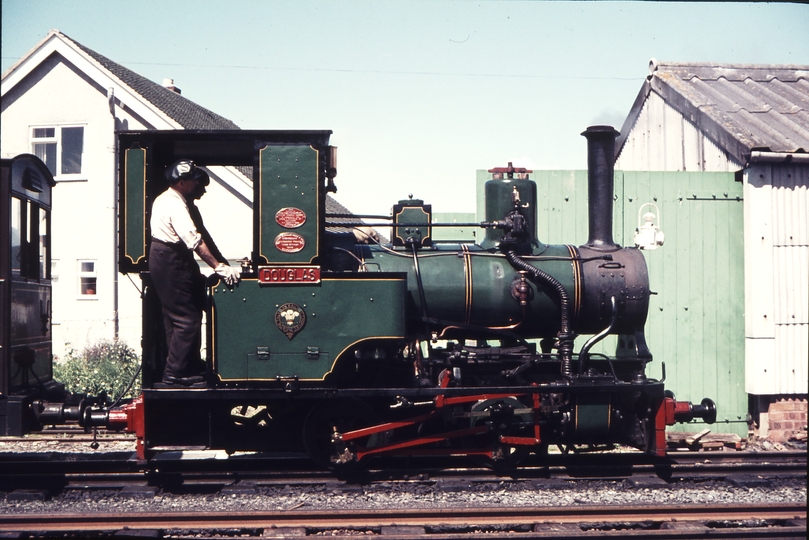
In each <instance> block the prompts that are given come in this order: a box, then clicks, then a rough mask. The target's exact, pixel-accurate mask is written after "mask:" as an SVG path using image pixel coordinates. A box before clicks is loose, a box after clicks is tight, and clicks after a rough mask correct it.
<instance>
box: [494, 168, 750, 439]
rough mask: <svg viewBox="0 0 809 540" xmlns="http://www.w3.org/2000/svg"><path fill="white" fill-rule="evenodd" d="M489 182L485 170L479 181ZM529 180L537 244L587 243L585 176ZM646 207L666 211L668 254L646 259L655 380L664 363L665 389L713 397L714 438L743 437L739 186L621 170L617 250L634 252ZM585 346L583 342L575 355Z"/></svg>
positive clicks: (692, 175)
mask: <svg viewBox="0 0 809 540" xmlns="http://www.w3.org/2000/svg"><path fill="white" fill-rule="evenodd" d="M484 174H485V173H484ZM482 176H483V174H481V172H480V171H479V172H478V181H479V182H480V181H481V178H482ZM532 177H533V178H534V180H535V181H536V182H537V194H538V201H537V206H538V208H537V214H538V215H537V224H538V235H539V240H540V241H542V242H545V243H549V244H559V243H571V244H576V245H580V244H583V243H585V242H587V238H588V230H587V171H537V172H535V173H534V174H533V175H532ZM645 203H653V204H655V205H656V206H657V208H658V209H659V215H658V216H657V218H658V223H660V225H661V230H662V231H663V233H664V234H665V243H664V245H663V246H662V247H660V248H658V249H656V250H651V251H644V256H645V257H646V262H647V264H648V267H649V279H650V286H651V290H652V291H654V292H656V293H657V294H656V295H654V296H652V298H651V301H650V307H649V319H648V321H647V325H646V339H647V342H648V344H649V348H650V350H651V351H652V355H653V356H654V362H652V363H651V364H650V365H649V370H648V374H649V376H651V377H655V378H659V377H661V376H662V369H661V366H662V364H663V363H664V362H665V364H666V388H667V389H670V390H672V391H673V392H674V393H675V394H676V396H677V399H679V400H690V401H692V402H694V403H699V402H700V401H701V400H702V398H704V397H710V398H711V399H713V400H714V401H715V402H716V405H717V413H718V416H717V423H716V424H714V425H713V426H710V429H711V430H712V431H713V432H714V433H736V434H738V435H739V436H742V437H745V436H746V435H747V424H746V417H747V410H748V404H747V394H746V393H745V391H744V238H743V202H742V185H741V183H739V182H736V181H735V177H734V174H733V173H711V172H642V171H639V172H634V171H631V172H630V171H616V172H615V208H614V224H613V237H614V239H615V242H616V243H618V244H621V245H623V246H634V234H635V228H636V227H637V226H638V211H639V210H640V209H641V206H642V205H644V204H645ZM648 209H649V207H646V208H645V209H644V210H643V212H644V213H645V212H646V211H647V210H648ZM652 211H653V212H655V213H657V211H656V210H654V209H652ZM587 337H588V336H582V337H581V338H579V340H577V343H576V347H577V350H578V349H579V348H580V347H581V345H582V344H583V343H584V341H585V340H586V339H587ZM601 350H602V352H605V353H610V354H611V353H614V352H615V339H611V340H605V342H604V344H603V346H602V349H601ZM702 428H703V426H702V425H700V426H689V425H684V426H682V427H680V428H675V429H682V430H685V431H700V430H701V429H702Z"/></svg>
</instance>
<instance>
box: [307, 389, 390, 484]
mask: <svg viewBox="0 0 809 540" xmlns="http://www.w3.org/2000/svg"><path fill="white" fill-rule="evenodd" d="M374 423H377V422H376V415H375V414H374V411H373V410H372V409H371V407H369V406H368V405H367V404H366V403H364V402H362V401H360V400H358V399H343V400H335V401H329V400H327V401H323V402H321V403H319V404H317V405H315V406H314V407H313V408H312V410H311V411H310V412H309V415H308V416H307V417H306V421H305V422H304V425H303V444H304V447H305V448H306V451H307V452H308V453H309V456H310V457H311V458H312V459H313V460H314V461H315V462H316V463H317V464H318V465H320V466H321V467H323V468H326V469H331V470H351V469H356V468H358V467H359V465H358V463H357V461H356V460H355V459H354V457H353V455H352V448H353V447H354V444H355V443H354V442H348V443H343V442H342V441H340V440H334V434H335V433H345V432H347V431H352V430H355V429H359V428H362V427H367V426H370V425H373V424H374ZM377 440H378V436H377V435H371V436H370V437H365V438H362V439H359V440H358V441H357V442H358V443H359V444H361V445H362V446H365V447H366V448H368V447H372V446H375V445H376V444H377Z"/></svg>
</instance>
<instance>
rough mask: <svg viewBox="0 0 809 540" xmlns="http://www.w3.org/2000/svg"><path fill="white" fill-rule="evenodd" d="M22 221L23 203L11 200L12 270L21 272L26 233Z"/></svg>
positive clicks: (16, 199) (15, 198) (15, 199)
mask: <svg viewBox="0 0 809 540" xmlns="http://www.w3.org/2000/svg"><path fill="white" fill-rule="evenodd" d="M24 225H25V223H24V222H23V220H22V201H21V200H20V199H18V198H17V197H12V198H11V270H12V271H16V272H19V271H20V266H21V262H22V258H23V253H22V239H23V234H24V231H25V227H24Z"/></svg>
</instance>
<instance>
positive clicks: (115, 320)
mask: <svg viewBox="0 0 809 540" xmlns="http://www.w3.org/2000/svg"><path fill="white" fill-rule="evenodd" d="M107 103H108V104H109V106H110V118H111V125H112V129H111V130H110V132H111V133H112V144H111V145H110V152H111V153H112V185H113V187H112V223H113V226H112V253H113V256H112V260H113V264H112V326H113V333H114V337H115V339H116V340H117V339H118V334H119V325H120V323H119V317H118V189H117V178H118V175H117V171H116V164H117V163H118V159H117V157H118V138H117V137H116V136H115V88H113V87H110V88H108V89H107Z"/></svg>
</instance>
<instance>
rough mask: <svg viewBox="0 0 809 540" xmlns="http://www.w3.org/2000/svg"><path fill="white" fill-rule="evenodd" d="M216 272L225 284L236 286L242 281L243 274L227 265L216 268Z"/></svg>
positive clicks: (218, 265) (221, 264)
mask: <svg viewBox="0 0 809 540" xmlns="http://www.w3.org/2000/svg"><path fill="white" fill-rule="evenodd" d="M214 272H216V274H217V275H218V276H219V277H221V278H222V279H223V280H224V282H225V284H227V285H235V284H237V283H238V282H239V279H241V272H240V271H239V270H238V269H237V268H233V267H232V266H229V265H227V264H225V263H219V264H217V265H216V268H214Z"/></svg>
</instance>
